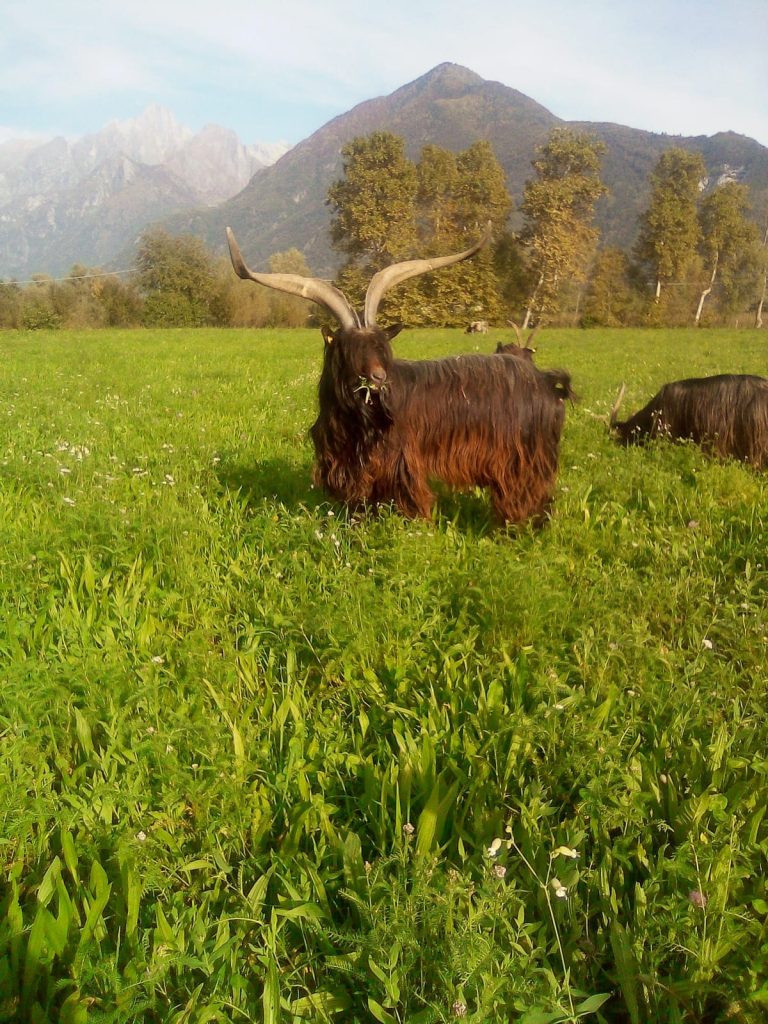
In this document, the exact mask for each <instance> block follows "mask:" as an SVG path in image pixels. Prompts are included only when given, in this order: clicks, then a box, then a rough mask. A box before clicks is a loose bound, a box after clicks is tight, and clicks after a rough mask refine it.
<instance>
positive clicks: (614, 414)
mask: <svg viewBox="0 0 768 1024" xmlns="http://www.w3.org/2000/svg"><path fill="white" fill-rule="evenodd" d="M626 390H627V385H626V384H622V385H621V387H620V388H619V393H618V395H617V396H616V401H615V402H614V403H613V405H612V406H611V412H610V415H609V417H608V425H609V426H610V427H615V426H616V422H617V420H618V412H619V406H620V405H621V402H622V399H623V398H624V392H625V391H626Z"/></svg>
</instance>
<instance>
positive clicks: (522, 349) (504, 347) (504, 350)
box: [496, 320, 541, 363]
mask: <svg viewBox="0 0 768 1024" xmlns="http://www.w3.org/2000/svg"><path fill="white" fill-rule="evenodd" d="M507 323H508V324H509V326H510V327H514V329H515V334H516V335H517V341H516V342H514V341H508V342H507V343H506V344H504V342H501V341H500V342H499V343H498V345H497V346H496V355H505V356H517V358H518V359H527V360H528V362H529V363H532V362H533V357H534V355H535V354H536V349H535V348H533V346H532V345H531V342H532V341H533V339H534V338H535V337H536V334H537V333H538V331H539V329H540V327H541V324H537V325H536V326H535V327H534V328H533V330H532V331H531V333H530V334H529V335H528V337H527V338H526V339H525V341H523V332H522V331H521V330H520V328H519V327H518V326H517V324H516V323H515V322H514V320H507Z"/></svg>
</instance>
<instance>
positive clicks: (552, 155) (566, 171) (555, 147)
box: [521, 128, 606, 324]
mask: <svg viewBox="0 0 768 1024" xmlns="http://www.w3.org/2000/svg"><path fill="white" fill-rule="evenodd" d="M604 150H605V146H604V145H603V143H601V142H599V141H598V140H597V139H596V138H594V137H592V136H590V135H588V134H585V133H583V132H577V131H574V130H572V129H570V128H555V129H553V131H552V132H551V133H550V136H549V138H548V140H547V142H546V143H545V144H544V145H543V146H540V147H539V150H538V153H539V155H538V157H537V159H536V160H534V162H533V168H534V171H535V173H536V176H535V177H534V178H532V179H530V180H529V181H528V182H527V184H526V186H525V191H524V197H523V204H522V207H521V210H522V213H523V215H524V217H525V226H524V228H523V231H522V233H521V240H522V241H523V243H524V245H525V247H526V251H527V256H528V262H529V266H530V273H531V277H532V280H533V289H532V291H531V293H530V295H529V297H528V309H527V313H526V317H525V323H526V324H527V323H528V321H529V320H530V318H531V316H535V317H536V319H538V320H541V319H542V318H544V317H547V316H548V315H551V314H552V313H553V312H555V311H556V310H557V309H558V298H559V295H560V292H561V290H562V288H563V287H564V286H565V285H567V284H568V283H570V282H581V281H583V280H584V278H585V275H586V270H587V267H588V264H589V262H590V260H591V257H592V255H593V253H594V249H595V246H596V244H597V238H598V233H597V230H596V229H595V228H594V227H593V226H592V219H593V216H594V209H595V203H596V202H597V200H598V199H599V198H600V196H601V195H602V194H603V193H604V192H605V191H606V190H605V187H604V186H603V184H602V182H601V181H600V177H599V168H600V159H601V156H602V154H603V152H604Z"/></svg>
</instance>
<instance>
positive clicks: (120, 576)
mask: <svg viewBox="0 0 768 1024" xmlns="http://www.w3.org/2000/svg"><path fill="white" fill-rule="evenodd" d="M509 333H510V332H508V331H492V332H491V333H490V334H489V335H488V336H486V337H480V338H477V337H472V338H470V337H468V336H465V335H463V334H461V333H460V332H458V331H432V332H428V331H423V332H415V331H408V332H404V333H403V335H401V336H400V337H399V338H398V340H397V341H396V342H395V347H396V350H397V352H398V353H399V354H400V355H403V356H405V357H410V358H416V357H421V356H425V357H432V356H438V355H445V354H451V353H458V352H461V351H467V350H470V349H480V350H483V351H492V350H493V348H494V347H495V344H496V341H497V340H499V339H500V338H502V337H503V338H504V340H511V339H510V337H509ZM537 343H538V345H539V351H538V354H537V357H536V358H537V361H538V363H539V365H540V366H542V367H554V366H563V367H566V368H567V369H569V370H570V372H571V374H572V376H573V381H574V386H575V388H576V391H577V393H578V395H579V401H578V403H576V404H575V405H574V406H573V407H569V408H568V411H567V416H566V426H565V430H564V435H563V444H562V450H561V472H560V477H559V483H558V489H557V494H556V498H555V503H554V506H553V511H552V517H551V519H550V521H549V522H548V523H547V524H546V525H545V526H544V527H543V528H541V529H538V530H536V529H533V528H530V527H525V528H522V529H519V530H517V531H512V530H505V529H500V528H498V527H496V526H495V525H494V523H493V522H492V521H491V518H490V514H489V503H488V501H487V498H486V496H485V495H484V494H483V493H482V492H480V491H478V492H477V493H470V494H465V495H456V494H452V493H448V492H445V491H442V492H441V494H440V500H439V502H438V506H437V513H436V516H435V517H434V519H433V520H432V521H429V522H425V521H408V520H405V519H403V518H402V517H401V516H400V515H399V514H398V513H397V512H395V511H393V510H390V509H384V510H383V511H382V512H381V513H380V514H379V515H377V516H364V515H352V514H350V513H349V512H347V511H346V510H345V509H344V508H342V507H340V506H338V505H334V504H332V503H329V502H328V501H327V500H326V499H325V498H324V496H323V495H322V493H319V492H318V491H316V490H313V489H312V487H311V484H310V471H311V465H312V451H311V446H310V444H309V441H308V438H307V429H308V427H309V425H310V424H311V423H312V421H313V419H314V415H315V412H314V410H315V391H316V384H317V379H318V374H319V368H320V361H321V357H322V351H321V350H322V340H321V338H320V335H319V332H318V331H314V330H313V331H309V330H293V331H291V330H284V331H278V330H274V331H272V330H261V331H237V330H198V331H136V332H130V331H125V332H118V331H111V332H110V331H103V332H101V331H92V332H84V333H77V332H51V333H43V332H35V333H14V332H5V333H3V334H2V336H1V337H0V552H1V553H2V554H1V555H0V680H1V683H0V1021H14V1022H16V1021H19V1022H35V1024H39V1022H46V1021H52V1022H53V1021H60V1022H62V1024H90V1022H107V1021H108V1022H128V1021H131V1022H139V1021H141V1022H145V1021H146V1022H173V1024H203V1022H209V1021H222V1022H234V1024H236V1022H238V1021H259V1022H264V1024H277V1022H285V1024H288V1022H298V1021H312V1022H324V1021H328V1022H339V1024H358V1022H359V1024H363V1022H366V1024H367V1022H372V1021H377V1022H381V1024H393V1022H396V1024H432V1022H451V1021H457V1020H464V1021H468V1022H474V1024H480V1022H489V1024H496V1022H501V1021H505V1022H506V1021H509V1022H519V1024H554V1022H557V1021H574V1020H582V1019H584V1020H587V1021H590V1022H591V1021H595V1022H598V1021H602V1022H610V1024H677V1022H680V1024H682V1022H686V1024H688V1022H691V1024H693V1022H702V1024H704V1022H731V1021H735V1022H743V1024H755V1022H760V1021H765V1020H766V1019H768V881H767V876H768V872H767V868H768V820H767V819H766V804H767V802H768V724H767V722H766V707H767V705H766V698H767V697H768V610H767V608H766V601H767V595H768V474H763V475H760V474H757V473H755V472H753V471H752V470H750V469H748V468H746V467H744V466H742V465H740V464H737V463H735V462H725V463H722V462H715V461H710V460H709V459H707V458H706V457H705V456H704V455H703V454H702V453H701V452H700V451H699V450H698V449H696V448H695V447H693V446H691V445H687V444H683V445H671V444H668V443H664V442H659V443H655V444H652V445H649V446H647V447H644V448H636V449H630V450H625V449H622V448H620V447H618V446H617V445H615V444H614V443H613V442H612V441H611V439H610V438H609V436H608V432H607V429H606V424H605V421H604V417H605V416H606V414H607V412H608V409H609V407H610V405H611V403H612V401H613V399H614V397H615V395H616V392H617V391H618V388H619V386H620V384H621V383H622V381H625V382H626V383H627V395H626V398H625V401H624V408H623V411H624V412H626V413H627V414H628V413H629V412H630V411H634V410H635V409H637V408H638V407H639V406H640V405H642V404H644V403H645V402H646V401H647V400H648V399H649V398H650V397H651V395H652V394H653V393H654V392H655V391H656V390H657V389H658V387H659V386H660V385H661V384H662V383H664V382H665V381H668V380H672V379H676V378H680V377H686V376H694V375H704V374H709V373H717V372H725V371H732V372H756V373H761V374H766V373H767V372H768V341H766V335H765V333H764V332H763V333H761V332H757V331H739V332H727V331H714V330H713V331H706V330H701V331H684V330H677V331H673V330H668V331H662V330H659V331H634V330H624V331H606V330H601V331H576V330H574V331H567V330H558V331H554V330H552V331H544V332H542V334H541V336H540V339H539V338H537Z"/></svg>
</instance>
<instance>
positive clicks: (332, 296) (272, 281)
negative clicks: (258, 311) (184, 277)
mask: <svg viewBox="0 0 768 1024" xmlns="http://www.w3.org/2000/svg"><path fill="white" fill-rule="evenodd" d="M227 242H228V243H229V255H230V256H231V258H232V266H233V267H234V268H235V273H236V274H237V276H238V277H242V279H243V280H244V281H255V282H256V283H257V284H263V285H265V286H266V287H267V288H275V289H276V290H277V291H279V292H288V294H289V295H298V296H300V297H301V298H302V299H309V300H310V301H311V302H317V303H318V304H319V305H321V306H324V307H325V308H326V309H327V310H328V312H329V313H332V314H333V315H334V316H335V317H336V319H337V320H338V321H339V323H340V324H341V326H342V327H359V326H360V321H359V319H358V316H357V313H355V311H354V309H352V307H351V306H350V304H349V303H348V302H347V300H346V298H345V297H344V295H343V293H342V292H340V291H339V289H338V288H336V287H335V286H334V285H332V284H331V283H330V281H323V280H322V279H321V278H319V277H302V276H301V275H300V274H257V273H255V272H254V271H253V270H251V269H250V268H249V267H248V266H246V263H245V260H244V259H243V257H242V254H241V252H240V247H239V246H238V244H237V242H236V241H235V236H234V234H233V232H232V228H227Z"/></svg>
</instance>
